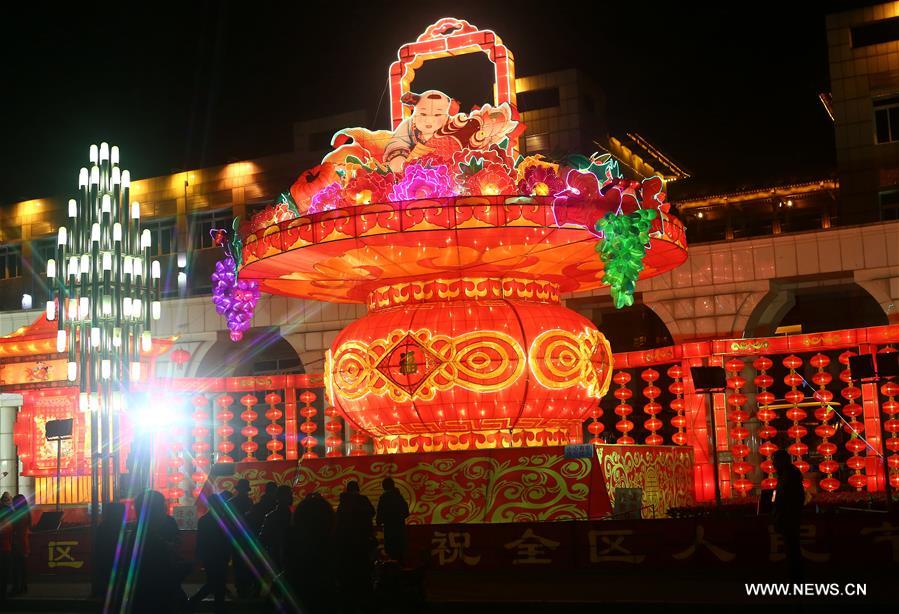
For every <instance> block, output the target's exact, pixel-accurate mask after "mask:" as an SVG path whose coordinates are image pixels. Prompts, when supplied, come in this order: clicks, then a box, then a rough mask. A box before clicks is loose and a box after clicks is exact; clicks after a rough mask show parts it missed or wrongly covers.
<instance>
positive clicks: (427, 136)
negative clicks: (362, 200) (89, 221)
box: [323, 90, 524, 173]
mask: <svg viewBox="0 0 899 614" xmlns="http://www.w3.org/2000/svg"><path fill="white" fill-rule="evenodd" d="M402 101H403V104H406V105H409V106H411V107H413V111H412V116H411V117H409V118H407V119H404V120H403V121H402V122H401V123H400V125H399V126H397V127H396V129H395V130H393V131H388V130H376V131H371V130H367V129H365V128H346V129H344V130H341V131H339V132H338V133H337V134H335V135H334V138H333V139H332V144H333V146H334V148H335V149H334V151H332V152H331V153H329V154H328V155H327V156H325V158H324V160H323V163H324V164H331V165H334V166H344V165H347V164H348V162H349V160H351V159H352V158H356V159H357V160H359V161H362V162H365V163H374V165H375V166H381V165H383V168H384V169H385V170H386V169H389V170H391V171H393V172H395V173H401V172H402V170H403V167H404V166H405V165H406V164H407V163H408V162H412V161H414V160H416V159H419V158H422V157H425V156H428V157H435V158H438V159H440V160H442V161H445V162H446V163H450V162H451V160H452V157H453V154H454V153H456V152H457V151H461V150H463V149H471V150H485V149H489V148H490V147H491V146H494V145H499V144H500V143H502V142H503V140H504V139H506V138H511V137H512V136H513V135H514V134H517V133H519V132H521V131H522V130H523V129H524V127H523V126H521V125H520V124H519V122H517V121H515V120H513V119H512V108H511V107H510V106H509V104H508V103H505V102H504V103H503V104H501V105H499V106H497V107H494V106H492V105H489V104H485V105H484V106H482V107H480V108H476V109H474V110H473V111H472V112H471V113H459V103H458V102H456V101H455V100H453V99H452V98H450V97H449V96H447V95H446V94H444V93H443V92H440V91H437V90H428V91H426V92H423V93H421V94H413V93H411V92H410V93H407V94H405V95H403V98H402ZM351 166H352V165H351Z"/></svg>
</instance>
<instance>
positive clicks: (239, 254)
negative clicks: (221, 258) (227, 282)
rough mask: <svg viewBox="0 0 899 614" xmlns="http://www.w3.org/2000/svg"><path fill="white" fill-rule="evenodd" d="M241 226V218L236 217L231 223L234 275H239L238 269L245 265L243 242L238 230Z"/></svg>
mask: <svg viewBox="0 0 899 614" xmlns="http://www.w3.org/2000/svg"><path fill="white" fill-rule="evenodd" d="M239 226H240V218H239V217H235V218H234V220H233V221H232V222H231V256H232V257H233V258H234V274H235V275H237V269H239V268H240V265H242V264H243V241H242V240H241V238H240V234H239V233H238V232H237V228H238V227H239Z"/></svg>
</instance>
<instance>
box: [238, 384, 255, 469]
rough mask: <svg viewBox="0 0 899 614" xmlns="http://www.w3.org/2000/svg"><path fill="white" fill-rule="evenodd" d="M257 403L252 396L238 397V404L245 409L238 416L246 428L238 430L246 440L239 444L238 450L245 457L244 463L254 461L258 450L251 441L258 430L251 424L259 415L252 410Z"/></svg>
mask: <svg viewBox="0 0 899 614" xmlns="http://www.w3.org/2000/svg"><path fill="white" fill-rule="evenodd" d="M258 402H259V399H257V398H256V396H255V395H252V394H245V395H243V396H242V397H240V404H241V405H243V406H244V407H246V409H245V410H244V411H243V412H241V414H240V419H241V420H243V421H244V422H246V426H244V427H243V428H242V429H240V434H241V435H243V436H244V437H245V438H246V441H244V442H243V443H242V444H240V449H241V450H243V453H244V454H245V455H246V456H244V459H243V460H244V462H252V461H254V460H256V457H255V456H254V454H255V453H256V450H258V449H259V444H258V443H256V442H255V441H253V438H254V437H256V435H258V434H259V429H257V428H256V427H255V426H253V422H255V421H256V418H258V417H259V414H257V413H256V412H255V411H254V410H253V406H254V405H256V404H257V403H258Z"/></svg>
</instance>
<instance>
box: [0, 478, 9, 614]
mask: <svg viewBox="0 0 899 614" xmlns="http://www.w3.org/2000/svg"><path fill="white" fill-rule="evenodd" d="M11 565H12V497H10V496H9V493H8V492H4V493H3V494H2V495H0V603H2V602H4V601H6V591H7V589H8V588H9V572H10V566H11Z"/></svg>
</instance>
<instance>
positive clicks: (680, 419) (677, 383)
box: [667, 365, 687, 446]
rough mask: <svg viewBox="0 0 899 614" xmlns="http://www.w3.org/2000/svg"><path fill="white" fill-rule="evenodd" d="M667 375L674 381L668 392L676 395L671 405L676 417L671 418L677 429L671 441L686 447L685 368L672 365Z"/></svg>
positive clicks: (672, 424)
mask: <svg viewBox="0 0 899 614" xmlns="http://www.w3.org/2000/svg"><path fill="white" fill-rule="evenodd" d="M667 373H668V377H670V378H671V380H672V381H671V383H670V384H669V385H668V392H670V393H671V394H672V395H674V398H673V399H671V403H670V404H669V405H670V407H671V409H672V410H673V411H674V416H673V417H672V418H671V426H673V427H674V429H675V432H674V435H672V436H671V441H673V442H674V443H676V444H677V445H679V446H685V445H687V432H686V428H687V417H686V416H685V415H684V410H685V409H686V404H685V403H684V368H683V367H681V366H680V365H671V366H670V367H668V371H667Z"/></svg>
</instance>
